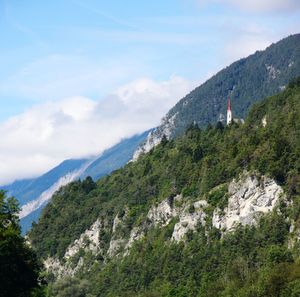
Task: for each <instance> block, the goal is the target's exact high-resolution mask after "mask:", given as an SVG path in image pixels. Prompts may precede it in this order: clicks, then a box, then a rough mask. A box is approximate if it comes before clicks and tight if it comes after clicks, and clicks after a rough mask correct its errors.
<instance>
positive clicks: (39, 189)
mask: <svg viewBox="0 0 300 297" xmlns="http://www.w3.org/2000/svg"><path fill="white" fill-rule="evenodd" d="M87 161H88V159H79V160H72V159H71V160H65V161H63V162H62V163H61V164H59V165H58V166H56V167H54V168H53V169H51V170H50V171H49V172H47V173H45V174H43V175H42V176H40V177H37V178H34V179H27V180H20V181H15V182H14V183H12V184H10V185H7V186H3V187H1V188H2V189H3V190H5V191H7V192H8V195H10V196H15V197H16V198H17V199H18V201H19V203H20V204H21V205H24V204H26V203H28V202H30V201H31V200H33V199H35V198H37V197H38V196H39V195H41V194H42V193H43V192H44V191H46V190H47V189H49V188H50V187H51V186H52V185H53V184H54V183H55V182H56V181H57V180H58V179H60V178H61V177H63V176H65V175H66V174H67V173H69V172H72V171H74V170H76V169H78V168H80V167H81V166H82V165H83V164H84V163H86V162H87Z"/></svg>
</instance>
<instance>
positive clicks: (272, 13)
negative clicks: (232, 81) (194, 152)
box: [0, 0, 300, 183]
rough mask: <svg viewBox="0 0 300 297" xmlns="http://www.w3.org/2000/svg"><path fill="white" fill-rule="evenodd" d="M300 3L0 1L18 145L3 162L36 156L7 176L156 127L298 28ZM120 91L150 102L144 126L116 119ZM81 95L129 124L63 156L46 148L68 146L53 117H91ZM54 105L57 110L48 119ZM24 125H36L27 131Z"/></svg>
mask: <svg viewBox="0 0 300 297" xmlns="http://www.w3.org/2000/svg"><path fill="white" fill-rule="evenodd" d="M299 8H300V4H299V1H297V0H273V1H271V0H265V1H261V0H260V1H258V0H251V1H250V0H244V1H238V0H211V1H208V0H172V1H171V0H164V1H157V0H152V1H137V0H128V1H121V0H119V1H116V0H115V1H113V0H112V1H101V0H98V1H96V0H64V1H59V0H52V1H38V0H35V1H34V0H27V1H18V0H7V1H5V0H0V40H1V44H0V65H1V67H0V130H1V132H2V133H4V135H5V136H7V139H9V140H10V145H11V146H10V145H8V144H7V146H2V147H0V164H1V162H2V165H3V164H4V163H3V162H4V160H10V162H9V163H8V164H6V165H5V166H2V169H3V170H2V171H1V168H0V173H1V174H2V175H3V174H4V175H5V172H7V170H8V169H9V168H10V167H13V166H12V165H11V164H12V162H15V164H20V160H23V159H26V158H27V159H28V163H26V162H25V163H24V170H20V169H19V171H18V172H21V173H20V176H16V175H15V174H14V172H16V171H17V170H16V169H14V168H13V169H11V170H12V172H11V173H10V174H9V175H8V177H7V179H6V180H12V179H14V177H18V178H20V177H22V176H27V175H28V176H32V175H36V174H40V173H41V172H43V171H44V170H46V169H48V168H50V167H51V166H53V165H55V164H56V163H57V162H59V161H61V160H62V159H63V158H65V157H68V156H69V157H78V156H81V155H85V154H86V155H87V154H94V153H96V152H98V151H101V150H103V149H104V148H106V147H107V146H109V145H111V144H113V143H115V142H117V141H118V140H120V139H121V138H122V137H126V136H130V135H132V134H134V133H137V132H142V130H143V129H147V128H150V127H153V126H155V125H157V124H158V123H159V119H160V118H161V117H162V116H163V114H164V113H165V112H166V111H167V110H168V109H169V108H170V107H172V105H174V104H175V103H176V101H177V100H178V99H180V97H181V96H183V95H184V94H185V93H186V92H188V91H189V90H190V89H192V88H193V87H195V86H196V85H198V84H200V82H203V81H204V80H205V79H206V78H208V77H210V76H211V75H212V74H214V73H216V72H217V71H218V70H220V69H221V68H223V67H224V66H226V65H228V64H230V63H231V62H233V61H234V60H236V59H238V58H241V57H244V56H247V55H249V54H251V53H253V52H254V51H255V50H257V49H264V48H265V47H266V46H268V45H269V44H271V43H272V42H275V41H278V40H279V39H281V38H283V37H285V36H287V35H289V34H293V33H297V31H298V30H299V29H298V28H300V26H299V25H300V12H299ZM170 88H172V89H170ZM122 92H123V93H122ZM161 93H163V94H164V95H161ZM124 94H125V95H124ZM128 94H130V95H128ZM118 96H119V99H120V98H121V101H122V102H123V103H124V102H125V103H124V104H125V105H126V104H127V105H126V111H128V109H130V111H131V112H133V110H134V109H133V107H132V106H131V105H135V106H137V105H143V108H144V109H143V112H141V110H140V113H141V115H144V116H143V117H141V118H140V119H139V120H137V122H136V124H135V125H134V124H133V123H126V124H128V125H127V126H126V125H125V123H124V122H122V121H121V117H120V118H118V119H116V118H115V114H116V113H117V112H115V110H114V107H116V106H117V105H118V104H115V101H114V100H113V99H111V98H116V97H118ZM160 96H162V97H160ZM72 98H73V99H72ZM74 98H75V99H74ZM157 98H158V99H159V100H161V101H164V104H159V103H158V102H160V101H157V100H158V99H157ZM72 100H73V101H72ZM78 100H79V101H80V100H82V102H84V103H82V104H87V106H94V107H93V108H96V107H95V106H96V105H97V106H98V105H99V104H100V105H101V104H102V107H101V108H103V110H106V111H107V110H108V109H109V112H108V113H106V114H103V110H102V114H101V116H102V117H103V118H107V117H108V114H113V115H114V120H115V121H120V125H121V126H122V125H123V126H124V125H125V126H126V127H127V128H126V129H125V130H121V129H119V130H118V133H117V132H116V134H115V136H114V137H113V138H112V139H110V140H107V142H106V143H105V145H102V146H101V145H100V144H99V143H98V142H95V143H94V142H93V141H92V140H88V139H86V140H85V141H86V142H87V143H88V145H89V146H92V145H93V144H94V149H87V148H86V147H83V148H81V149H80V150H78V151H74V150H72V149H69V148H68V147H67V145H66V143H64V142H61V149H60V153H58V152H57V153H55V154H53V152H52V151H51V152H47V151H45V147H46V146H47V145H49V143H51V140H52V141H53V142H54V143H56V145H60V143H58V140H57V133H56V130H55V128H54V126H53V123H54V122H55V123H57V122H58V120H57V119H58V117H59V116H58V114H59V115H61V114H64V115H65V114H66V113H67V114H68V112H66V109H65V108H64V106H66V103H65V102H68V107H69V108H70V110H73V111H74V113H70V114H71V115H70V114H68V116H71V117H73V118H74V119H75V120H76V121H77V120H78V119H80V121H81V120H82V118H84V117H85V116H86V111H84V117H82V116H81V115H79V114H78V112H79V110H80V108H78V106H80V104H79V105H78V102H79V101H78ZM150 101H151V102H150ZM70 102H74V104H72V103H70ZM94 103H95V105H94ZM114 104H115V105H114ZM49 106H52V107H51V108H53V113H51V115H49V114H48V118H47V117H46V114H47V112H49V110H47V112H46V108H49ZM70 106H71V107H70ZM103 106H105V108H104V107H103ZM107 106H109V108H108V109H107ZM129 106H130V108H129ZM160 106H162V107H160ZM97 108H98V109H99V106H98V107H97ZM97 108H96V109H97ZM140 108H142V107H140ZM36 110H39V112H36ZM88 110H89V109H88ZM75 111H76V112H75ZM43 112H45V116H44V117H43V118H45V119H47V121H46V120H45V125H43V124H41V125H40V126H42V127H44V126H45V130H43V131H38V132H36V134H30V131H32V130H34V129H32V126H34V125H36V124H37V123H40V122H41V121H42V119H37V118H36V119H35V118H34V115H36V114H39V115H40V114H43ZM54 114H55V115H54ZM92 114H93V116H95V112H92ZM122 114H123V115H124V114H125V111H124V110H123V111H122ZM148 114H150V115H151V119H152V120H150V119H147V116H148ZM29 115H30V117H29ZM29 118H30V120H28V119H29ZM25 119H27V120H28V121H27V122H26V121H25ZM143 119H145V120H143ZM110 120H111V118H110ZM84 121H85V124H86V121H87V120H86V119H85V120H84ZM29 122H30V123H29ZM94 122H95V120H93V124H94ZM20 123H22V127H28V129H27V130H26V129H25V128H24V129H25V130H24V131H19V130H18V129H20ZM46 123H47V124H46ZM64 123H65V122H64ZM81 124H82V123H81ZM81 124H80V127H82V125H81ZM14 125H15V126H14ZM78 125H79V123H78ZM86 125H87V124H86ZM98 125H100V123H98ZM75 126H76V125H75ZM102 126H105V124H103V122H101V127H102ZM16 127H17V128H16ZM57 127H58V126H57ZM93 127H94V129H96V130H99V129H100V130H101V127H100V126H97V125H94V126H93ZM57 129H58V128H57ZM86 129H90V126H88V125H87V126H86ZM17 130H18V131H17ZM60 130H62V129H60ZM45 131H46V132H45ZM49 131H50V132H49ZM69 132H70V131H69V130H67V132H66V133H69ZM93 132H94V131H93ZM27 133H28V136H29V137H27V138H29V139H30V142H29V143H28V144H27V146H26V145H25V151H26V152H27V154H28V155H26V156H24V155H22V153H21V152H19V151H15V150H14V149H13V152H14V156H17V155H18V156H20V158H19V159H18V160H16V159H15V158H14V157H13V156H12V153H11V152H12V147H13V148H15V146H18V145H19V144H23V145H24V141H25V139H24V138H23V137H21V136H20V135H27ZM47 133H48V134H47ZM82 133H83V134H84V135H86V134H88V133H86V131H84V129H83V132H82ZM103 133H104V132H103ZM41 135H46V136H47V135H48V138H47V137H46V136H43V137H44V138H43V137H41ZM55 135H56V136H55ZM100 135H102V134H101V133H100ZM35 137H37V138H38V139H36V138H35ZM103 137H106V135H105V136H102V138H103ZM62 138H64V137H62ZM41 139H43V141H44V143H42V144H41V146H40V147H39V146H38V148H37V149H36V150H34V149H33V147H34V146H33V143H39V140H41ZM25 142H26V141H25ZM53 150H54V149H53ZM8 152H9V156H10V157H11V159H10V158H8V157H7V154H8ZM32 156H34V159H32V158H33V157H32ZM1 158H2V159H1ZM33 160H35V161H34V162H33ZM33 163H34V164H36V166H31V167H32V170H30V171H28V170H27V169H28V164H33ZM9 170H10V169H9ZM0 183H1V180H0Z"/></svg>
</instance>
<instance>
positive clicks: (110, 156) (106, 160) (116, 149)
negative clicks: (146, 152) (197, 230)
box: [80, 131, 150, 180]
mask: <svg viewBox="0 0 300 297" xmlns="http://www.w3.org/2000/svg"><path fill="white" fill-rule="evenodd" d="M149 132H150V131H146V132H144V133H142V134H140V135H135V136H133V137H131V138H128V139H125V140H123V141H121V142H120V143H118V144H117V145H115V146H113V147H112V148H110V149H108V150H106V151H104V152H103V154H102V155H100V157H99V158H97V159H96V160H94V161H93V162H92V163H91V164H90V165H89V166H88V167H87V168H86V169H85V171H84V172H83V174H82V175H81V176H80V177H81V178H85V177H87V176H91V177H92V178H93V179H94V180H97V179H99V178H100V177H102V176H104V175H107V174H109V173H111V172H112V171H114V170H116V169H117V168H120V167H122V166H123V165H124V164H126V163H127V162H128V161H129V160H131V158H132V156H133V153H134V151H135V150H136V148H137V147H138V145H139V144H140V143H141V142H142V141H143V140H144V139H146V137H147V135H148V133H149Z"/></svg>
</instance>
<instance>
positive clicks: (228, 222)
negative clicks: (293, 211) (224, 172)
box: [212, 172, 283, 232]
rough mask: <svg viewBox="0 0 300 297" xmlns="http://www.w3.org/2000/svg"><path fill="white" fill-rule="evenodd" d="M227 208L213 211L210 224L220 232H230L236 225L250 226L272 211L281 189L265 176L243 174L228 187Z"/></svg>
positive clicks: (280, 194) (281, 193) (281, 192)
mask: <svg viewBox="0 0 300 297" xmlns="http://www.w3.org/2000/svg"><path fill="white" fill-rule="evenodd" d="M228 192H229V199H228V206H227V207H226V208H225V209H224V210H223V211H222V210H220V209H215V210H214V213H213V220H212V224H213V226H214V227H216V228H218V229H221V230H222V231H224V232H226V231H232V230H234V227H235V226H237V225H238V224H241V225H252V224H255V223H256V222H257V219H258V218H259V217H260V216H261V215H262V214H264V213H267V212H269V211H272V210H273V209H274V208H275V206H276V205H278V202H279V199H280V197H281V196H283V190H282V188H281V187H280V186H279V185H278V184H277V183H276V182H275V181H274V180H273V179H270V178H268V177H266V176H262V177H258V176H256V175H251V174H249V173H246V172H244V174H243V175H242V176H241V177H240V179H239V180H233V181H232V182H231V183H230V184H229V187H228Z"/></svg>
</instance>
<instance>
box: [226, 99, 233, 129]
mask: <svg viewBox="0 0 300 297" xmlns="http://www.w3.org/2000/svg"><path fill="white" fill-rule="evenodd" d="M231 122H232V113H231V108H230V97H228V103H227V125H229V124H231Z"/></svg>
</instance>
